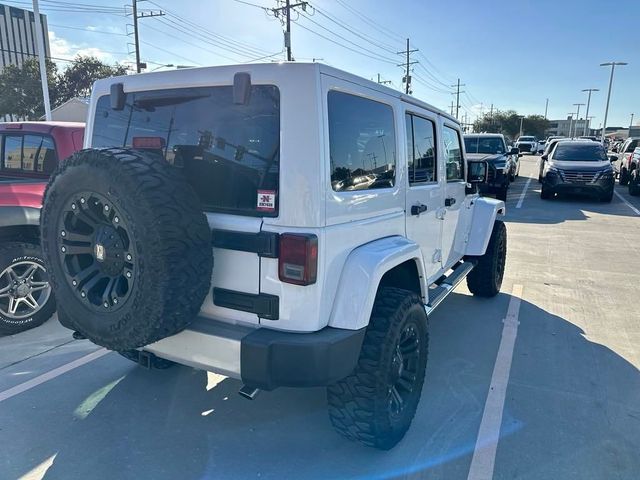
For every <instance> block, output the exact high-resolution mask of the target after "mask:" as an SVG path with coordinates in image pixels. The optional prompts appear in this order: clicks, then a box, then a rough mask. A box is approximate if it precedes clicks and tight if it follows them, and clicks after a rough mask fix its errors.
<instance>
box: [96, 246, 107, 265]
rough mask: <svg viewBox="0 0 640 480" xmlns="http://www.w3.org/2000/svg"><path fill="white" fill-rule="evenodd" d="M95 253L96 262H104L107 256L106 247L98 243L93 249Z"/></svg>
mask: <svg viewBox="0 0 640 480" xmlns="http://www.w3.org/2000/svg"><path fill="white" fill-rule="evenodd" d="M93 253H94V256H95V257H96V260H98V261H99V262H104V258H105V256H106V251H105V249H104V245H102V244H101V243H96V245H95V246H94V247H93Z"/></svg>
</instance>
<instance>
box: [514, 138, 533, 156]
mask: <svg viewBox="0 0 640 480" xmlns="http://www.w3.org/2000/svg"><path fill="white" fill-rule="evenodd" d="M516 148H517V149H518V150H520V151H521V152H529V153H531V154H532V155H535V154H536V153H537V152H538V140H537V139H536V137H531V136H522V137H519V138H518V140H516Z"/></svg>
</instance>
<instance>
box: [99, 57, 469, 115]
mask: <svg viewBox="0 0 640 480" xmlns="http://www.w3.org/2000/svg"><path fill="white" fill-rule="evenodd" d="M283 69H284V70H288V69H310V70H316V73H319V74H323V75H329V76H332V77H335V78H339V79H341V80H345V81H347V82H351V83H355V84H358V85H363V86H365V87H367V88H370V89H372V90H376V91H378V92H380V93H384V94H386V95H389V96H392V97H395V98H398V99H400V100H402V101H404V102H407V103H410V104H412V105H415V106H418V107H422V108H425V109H427V110H430V111H432V112H434V113H437V114H439V115H441V116H443V117H445V118H447V119H448V120H450V121H452V122H454V123H456V124H457V123H459V122H458V120H457V119H456V118H455V117H453V116H451V115H449V114H448V113H447V112H445V111H443V110H440V109H439V108H437V107H434V106H433V105H431V104H429V103H427V102H424V101H422V100H420V99H418V98H416V97H413V96H411V95H407V94H404V93H402V92H399V91H397V90H394V89H392V88H389V87H387V86H385V85H381V84H379V83H376V82H374V81H371V80H367V79H366V78H363V77H360V76H358V75H354V74H352V73H349V72H346V71H344V70H340V69H338V68H335V67H330V66H329V65H325V64H323V63H318V62H313V63H311V62H278V63H275V62H272V63H247V64H236V65H219V66H209V67H194V68H181V69H176V70H167V71H161V72H148V73H141V74H136V75H122V76H118V77H111V78H107V79H102V80H98V81H96V83H95V84H94V91H96V90H99V91H108V89H109V86H110V85H111V84H113V83H117V82H118V81H126V82H127V83H128V84H129V86H132V87H134V89H137V87H143V86H144V80H145V79H149V80H150V79H153V80H154V81H153V83H154V84H155V85H166V87H167V88H168V87H169V86H171V87H173V88H176V87H178V86H179V85H180V84H181V83H187V84H195V83H202V84H205V83H206V79H207V78H208V77H209V76H210V75H209V73H210V72H211V71H224V70H228V71H229V74H231V73H235V72H239V71H249V72H251V71H254V72H255V71H258V70H259V71H260V72H261V73H263V74H265V75H266V76H271V77H273V78H277V77H278V76H280V77H283V76H284V77H286V73H283ZM231 79H232V77H231V76H230V80H231Z"/></svg>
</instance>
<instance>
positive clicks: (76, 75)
mask: <svg viewBox="0 0 640 480" xmlns="http://www.w3.org/2000/svg"><path fill="white" fill-rule="evenodd" d="M126 73H127V68H126V67H125V66H124V65H118V64H116V65H114V66H111V65H107V64H105V63H103V62H101V61H100V60H99V59H98V58H96V57H90V56H82V55H78V56H77V57H76V58H75V59H74V61H73V63H72V64H71V65H70V66H69V67H68V68H67V69H66V70H65V71H64V72H63V73H62V75H60V77H59V79H58V83H59V90H60V97H59V100H60V103H64V102H66V101H67V100H70V99H72V98H74V97H88V96H89V95H91V87H92V86H93V82H95V81H96V80H99V79H101V78H108V77H115V76H118V75H126Z"/></svg>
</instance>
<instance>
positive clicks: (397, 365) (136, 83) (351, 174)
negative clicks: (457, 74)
mask: <svg viewBox="0 0 640 480" xmlns="http://www.w3.org/2000/svg"><path fill="white" fill-rule="evenodd" d="M89 111H90V112H91V114H90V118H89V119H88V123H87V134H86V138H85V147H86V150H83V151H81V152H78V153H76V154H75V155H74V156H73V159H72V161H69V162H68V166H67V168H65V169H61V170H58V172H57V174H56V175H55V176H54V177H53V178H52V180H51V181H50V183H49V186H48V189H47V194H46V198H45V202H44V207H43V213H42V222H41V223H42V237H43V238H42V240H43V247H44V254H45V258H46V265H47V267H48V269H49V271H50V272H52V276H51V278H52V279H55V281H54V282H53V287H54V292H55V294H56V298H57V299H58V302H59V303H60V304H61V305H64V309H63V310H61V311H60V312H59V314H58V317H59V319H60V321H61V323H62V324H63V325H65V326H67V327H68V328H70V329H72V330H73V331H75V332H77V333H76V337H86V338H88V339H89V340H91V341H93V342H94V343H96V344H99V345H103V346H105V347H107V348H109V349H112V350H116V351H121V352H124V353H125V354H126V355H127V356H128V357H129V358H133V359H136V360H138V361H140V362H142V363H145V364H154V362H155V360H154V359H157V358H158V357H160V358H162V359H165V360H169V361H173V362H178V363H181V364H184V365H188V366H191V367H195V368H199V369H204V370H210V371H214V372H219V373H222V374H224V375H227V376H231V377H235V378H238V379H241V380H242V382H243V383H244V386H243V388H242V389H241V393H242V394H243V395H244V396H246V397H248V398H253V397H254V396H255V395H256V393H257V392H258V389H263V390H272V389H274V388H276V387H279V386H288V387H312V386H325V385H327V386H328V402H329V416H330V418H331V422H332V423H333V425H334V426H335V428H336V429H337V430H338V432H340V433H341V434H343V435H344V436H346V437H347V438H350V439H353V440H358V441H360V442H362V443H364V444H366V445H370V446H374V447H378V448H383V449H388V448H391V447H393V446H394V445H395V444H396V443H397V442H398V441H399V440H400V439H401V438H402V437H403V436H404V434H405V432H406V431H407V429H408V428H409V426H410V424H411V421H412V418H413V416H414V414H415V412H416V408H417V405H418V402H419V398H420V392H421V390H422V384H423V381H424V374H425V366H426V362H427V339H428V323H427V316H428V315H429V314H430V312H431V311H432V310H433V309H434V308H436V307H437V306H438V305H446V302H445V303H441V302H442V300H443V299H444V298H445V297H446V296H447V295H448V294H449V293H450V292H451V291H453V288H454V286H455V285H456V284H458V283H459V282H460V281H462V279H463V278H465V277H466V278H467V285H468V287H469V289H470V290H471V292H472V293H474V294H475V295H480V296H488V297H490V296H494V295H496V294H497V293H498V291H499V290H500V285H501V281H502V276H503V272H504V265H505V258H506V229H505V225H504V223H503V222H502V221H500V220H496V218H497V216H498V215H501V214H503V213H504V211H505V205H504V203H503V202H501V201H498V200H495V199H491V198H483V197H480V196H479V195H478V194H477V193H476V192H475V188H474V185H475V184H477V183H482V182H484V181H485V180H486V170H487V163H486V162H469V161H468V159H467V157H466V156H465V153H464V147H463V143H462V132H461V128H460V125H459V123H458V122H457V121H456V119H455V118H453V117H452V116H450V115H448V114H447V113H445V112H443V111H440V110H438V109H436V108H434V107H432V106H430V105H428V104H426V103H424V102H422V101H420V100H418V99H415V98H412V97H410V96H407V95H404V94H402V93H400V92H397V91H395V90H393V89H390V88H387V87H384V86H381V85H379V84H377V83H375V82H371V81H368V80H365V79H362V78H360V77H357V76H355V75H351V74H349V73H346V72H343V71H340V70H338V69H335V68H331V67H327V66H324V65H321V64H318V63H313V64H304V63H285V64H262V65H241V66H233V65H231V66H224V67H208V68H199V69H189V70H188V71H186V70H175V71H167V72H159V73H154V74H152V75H151V74H145V75H128V76H122V77H117V78H111V79H104V80H99V81H97V82H96V83H95V85H94V87H93V91H92V96H91V102H90V108H89ZM398 118H401V119H402V120H403V121H402V122H398V121H397V119H398ZM176 119H178V120H179V121H176ZM169 132H170V134H169ZM301 159H304V161H300V160H301ZM360 177H366V178H367V180H366V181H362V182H360V181H353V179H354V178H360ZM369 177H371V179H373V181H370V179H369ZM344 180H350V181H347V182H344V183H340V182H342V181H344ZM468 184H471V185H470V186H469V185H468ZM345 185H346V186H348V187H345ZM63 192H64V194H62V193H63ZM213 257H215V267H213ZM469 313H470V314H472V312H469ZM300 427H301V428H302V427H303V425H302V424H301V425H300Z"/></svg>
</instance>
